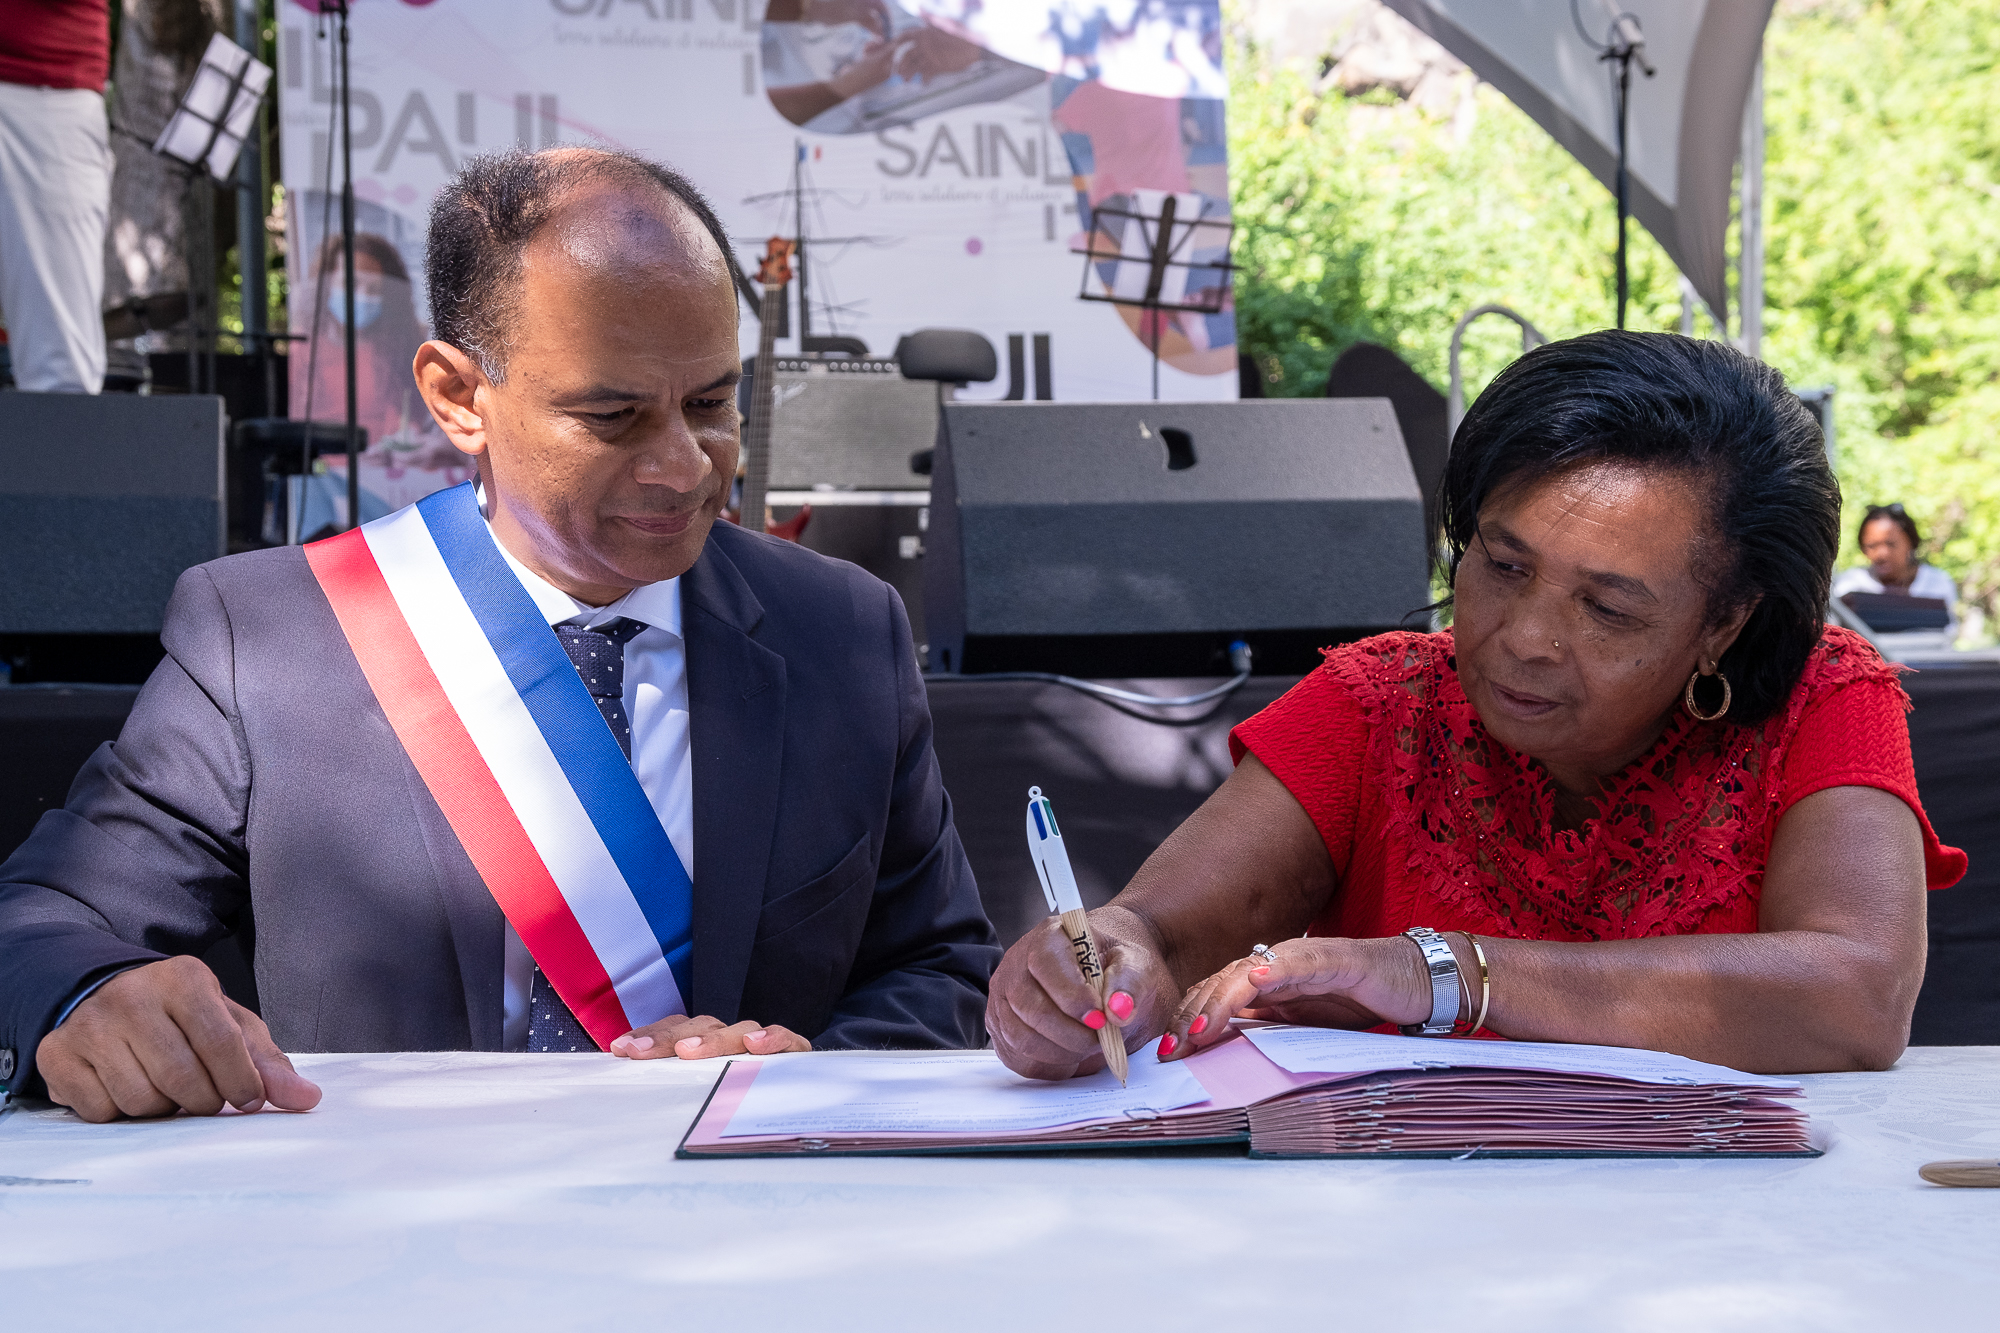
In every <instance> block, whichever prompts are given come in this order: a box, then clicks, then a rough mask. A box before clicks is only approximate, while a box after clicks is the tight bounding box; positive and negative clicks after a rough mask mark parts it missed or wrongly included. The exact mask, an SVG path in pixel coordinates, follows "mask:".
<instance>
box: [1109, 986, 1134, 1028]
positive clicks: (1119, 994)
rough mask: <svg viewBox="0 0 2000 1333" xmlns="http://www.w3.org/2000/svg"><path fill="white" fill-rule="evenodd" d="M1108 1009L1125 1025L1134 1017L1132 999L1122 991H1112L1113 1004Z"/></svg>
mask: <svg viewBox="0 0 2000 1333" xmlns="http://www.w3.org/2000/svg"><path fill="white" fill-rule="evenodd" d="M1108 1007H1109V1008H1110V1010H1111V1014H1112V1016H1113V1017H1114V1018H1116V1019H1117V1020H1118V1021H1119V1022H1121V1023H1123V1022H1124V1021H1125V1020H1126V1019H1128V1018H1130V1017H1131V1016H1132V997H1131V996H1129V995H1127V994H1126V993H1125V992H1124V991H1122V990H1115V991H1112V992H1111V1003H1110V1005H1109V1006H1108Z"/></svg>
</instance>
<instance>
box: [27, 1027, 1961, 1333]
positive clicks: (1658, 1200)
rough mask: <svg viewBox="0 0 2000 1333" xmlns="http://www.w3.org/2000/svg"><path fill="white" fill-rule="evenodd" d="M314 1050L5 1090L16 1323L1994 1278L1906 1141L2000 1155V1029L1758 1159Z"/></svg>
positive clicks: (1760, 1331)
mask: <svg viewBox="0 0 2000 1333" xmlns="http://www.w3.org/2000/svg"><path fill="white" fill-rule="evenodd" d="M786 1058H795V1059H852V1058H856V1057H853V1056H841V1055H811V1056H799V1057H786ZM864 1058H879V1057H864ZM299 1063H300V1064H301V1066H302V1067H303V1068H304V1069H305V1070H306V1071H307V1072H308V1073H309V1074H310V1075H311V1076H312V1077H313V1078H315V1079H316V1080H318V1081H319V1082H320V1083H321V1085H322V1086H323V1087H324V1088H325V1090H326V1098H325V1100H324V1102H322V1103H321V1106H320V1109H318V1110H316V1111H313V1112H312V1113H310V1114H307V1115H285V1114H281V1113H266V1114H263V1115H258V1116H253V1117H235V1116H225V1117H219V1118H217V1119H214V1120H194V1119H186V1118H183V1119H179V1120H175V1121H171V1122H161V1123H149V1124H114V1125H105V1126H91V1125H85V1124H83V1123H82V1122H80V1121H78V1120H76V1119H74V1118H73V1117H71V1116H70V1115H69V1114H68V1113H67V1112H63V1111H53V1110H45V1111H33V1110H23V1109H20V1108H18V1107H17V1108H16V1109H15V1110H13V1111H12V1112H11V1113H9V1114H7V1115H5V1116H4V1118H0V1290H4V1292H5V1298H4V1299H5V1308H6V1310H7V1318H8V1323H9V1326H10V1327H19V1328H38V1327H63V1328H93V1329H97V1328H118V1327H122V1326H126V1325H127V1324H129V1325H130V1326H132V1327H146V1328H149V1329H181V1328H199V1329H203V1330H210V1329H238V1328H245V1329H247V1328H251V1327H253V1326H256V1327H261V1328H271V1327H282V1328H285V1329H287V1330H288V1333H292V1331H298V1333H304V1331H309V1330H322V1329H324V1330H335V1329H338V1330H342V1333H352V1330H354V1329H355V1328H357V1327H358V1328H368V1329H405V1328H448V1329H471V1330H479V1331H480V1333H501V1331H502V1330H513V1329H569V1328H582V1327H586V1326H590V1325H592V1324H593V1323H594V1321H599V1320H603V1319H607V1318H618V1317H623V1318H626V1319H643V1320H645V1321H646V1322H645V1323H643V1324H633V1325H631V1326H632V1327H635V1328H672V1329H676V1330H694V1329H702V1328H717V1329H765V1328H772V1329H776V1328H785V1329H809V1330H848V1329H852V1330H901V1329H925V1330H929V1329H951V1330H974V1331H983V1330H995V1331H996V1333H1001V1331H1004V1333H1024V1331H1025V1330H1041V1329H1051V1328H1054V1329H1071V1328H1075V1329H1135V1328H1143V1329H1148V1330H1151V1329H1159V1330H1179V1329H1189V1330H1197V1329H1198V1330H1203V1333H1211V1331H1212V1330H1216V1329H1221V1328H1244V1327H1250V1328H1339V1329H1343V1330H1369V1329H1396V1330H1410V1329H1421V1330H1429V1329H1439V1330H1450V1331H1453V1333H1458V1331H1461V1330H1469V1329H1479V1330H1482V1333H1508V1331H1510V1330H1521V1331H1522V1333H1530V1331H1532V1333H1549V1331H1551V1330H1568V1329H1577V1330H1590V1331H1591V1333H1604V1331H1606V1330H1619V1331H1623V1330H1633V1331H1635V1333H1650V1331H1651V1330H1661V1333H1666V1331H1667V1330H1675V1331H1677V1333H1678V1331H1679V1330H1701V1331H1702V1333H1729V1331H1731V1330H1743V1331H1744V1333H1753V1331H1754V1333H1783V1331H1785V1330H1812V1331H1813V1333H1842V1331H1843V1330H1864V1329H1890V1328H1893V1329H1924V1328H1938V1329H1946V1328H1968V1327H1969V1328H1979V1327H1987V1326H1988V1325H1986V1323H1985V1321H1986V1320H1987V1319H1989V1318H1991V1317H1992V1311H1993V1308H1994V1303H1995V1301H1996V1298H2000V1265H1996V1264H1995V1262H1994V1255H1995V1253H1996V1249H1997V1248H2000V1190H1948V1189H1940V1188H1937V1187H1935V1186H1929V1185H1925V1184H1923V1183H1922V1182H1921V1181H1919V1180H1918V1179H1917V1175H1916V1169H1917V1167H1918V1166H1919V1165H1920V1164H1922V1163H1924V1162H1926V1161H1930V1160H1934V1159H1938V1158H1947V1157H1976V1156H1986V1157H1992V1156H1995V1155H1996V1154H2000V1048H1996V1047H1956V1048H1936V1049H1919V1050H1912V1051H1910V1052H1909V1053H1908V1054H1906V1055H1905V1057H1904V1058H1903V1060H1902V1062H1901V1063H1900V1064H1899V1065H1898V1066H1897V1068H1896V1069H1894V1070H1892V1071H1890V1072H1888V1073H1882V1074H1838V1075H1824V1076H1817V1077H1813V1078H1809V1079H1807V1080H1806V1082H1807V1083H1808V1085H1809V1088H1810V1108H1811V1112H1812V1115H1813V1119H1814V1122H1815V1125H1816V1127H1817V1132H1818V1135H1819V1137H1820V1138H1821V1140H1822V1141H1823V1142H1824V1143H1825V1145H1826V1147H1827V1153H1826V1156H1824V1157H1823V1158H1820V1159H1818V1160H1813V1161H1737V1162H1730V1161H1685V1160H1681V1161H1657V1162H1646V1161H1629V1160H1627V1161H1506V1162H1435V1161H1430V1162H1353V1161H1342V1162H1298V1161H1286V1162H1251V1161H1248V1160H1245V1159H1244V1158H1242V1157H1241V1156H1240V1155H1239V1154H1238V1153H1236V1152H1235V1151H1234V1150H1223V1149H1196V1150H1183V1151H1182V1152H1180V1153H1174V1154H1161V1153H1147V1154H1141V1153H1134V1152H1118V1153H1076V1154H1067V1155H1060V1156H1055V1155H1051V1156H1040V1157H1033V1156H1012V1157H983V1158H981V1157H963V1158H872V1159H858V1158H844V1159H816V1160H813V1159H809V1160H744V1161H692V1162H681V1161H676V1160H674V1158H673V1149H674V1146H675V1145H676V1144H677V1143H678V1142H679V1140H680V1137H681V1134H682V1133H683V1131H684V1130H685V1128H686V1126H687V1124H688V1122H689V1121H690V1120H691V1119H692V1118H693V1116H694V1114H695V1111H696V1110H697V1108H698V1107H699V1106H700V1104H701V1100H702V1098H703V1097H704V1096H705V1095H706V1093H707V1091H708V1088H709V1086H710V1085H711V1083H712V1082H713V1080H714V1078H715V1077H716V1074H717V1073H718V1072H719V1071H718V1069H717V1067H716V1066H714V1065H683V1064H680V1063H678V1062H673V1061H659V1062H649V1063H645V1064H634V1063H630V1062H625V1061H616V1060H613V1059H611V1058H609V1057H606V1056H599V1055H574V1056H563V1055H535V1056H519V1055H482V1054H465V1053H450V1054H402V1055H319V1056H304V1057H301V1058H300V1061H299ZM23 1178H27V1179H28V1180H30V1181H41V1182H44V1183H23ZM1260 1312H1261V1313H1262V1314H1264V1315H1268V1316H1269V1317H1270V1322H1265V1321H1264V1320H1262V1319H1260V1318H1259V1315H1260Z"/></svg>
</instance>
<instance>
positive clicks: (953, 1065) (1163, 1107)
mask: <svg viewBox="0 0 2000 1333" xmlns="http://www.w3.org/2000/svg"><path fill="white" fill-rule="evenodd" d="M1131 1075H1132V1078H1131V1083H1130V1085H1129V1086H1127V1087H1122V1088H1121V1087H1119V1086H1118V1080H1117V1079H1115V1078H1113V1077H1112V1076H1111V1075H1110V1074H1109V1073H1105V1072H1101V1071H1100V1072H1099V1073H1096V1074H1092V1075H1090V1076H1089V1077H1087V1078H1073V1079H1068V1080H1066V1081H1064V1082H1061V1083H1042V1082H1037V1081H1035V1080H1033V1079H1025V1078H1022V1077H1021V1076H1020V1075H1019V1074H1016V1073H1014V1072H1012V1071H1011V1070H1009V1069H1008V1068H1007V1067H1006V1066H1005V1065H1002V1064H1001V1063H1000V1058H999V1057H998V1056H996V1055H995V1054H993V1052H991V1051H949V1052H939V1053H938V1054H937V1055H931V1056H923V1057H906V1058H903V1059H896V1060H871V1059H866V1058H859V1057H857V1058H850V1059H836V1060H829V1059H825V1058H813V1057H803V1056H802V1057H800V1058H797V1059H788V1058H785V1057H782V1056H780V1057H778V1058H776V1059H771V1060H766V1061H765V1062H764V1065H763V1068H761V1069H759V1070H758V1071H757V1079H756V1082H754V1083H752V1084H751V1085H750V1089H749V1091H748V1092H746V1093H745V1094H744V1097H743V1104H742V1106H740V1107H739V1108H738V1109H737V1111H736V1113H735V1114H734V1115H733V1116H731V1117H730V1120H729V1128H728V1130H727V1131H726V1133H725V1134H724V1137H725V1138H745V1137H749V1136H752V1135H770V1134H776V1135H789V1134H923V1133H931V1134H940V1133H942V1134H999V1133H1007V1132H1010V1131H1018V1130H1032V1129H1049V1128H1052V1127H1054V1126H1056V1125H1070V1124H1075V1123H1077V1122H1079V1121H1084V1120H1104V1119H1109V1118H1112V1117H1116V1116H1119V1115H1124V1114H1128V1113H1129V1114H1131V1115H1132V1116H1134V1118H1137V1119H1147V1120H1150V1119H1152V1118H1153V1117H1154V1116H1155V1115H1156V1114H1157V1113H1160V1112H1164V1111H1174V1110H1178V1109H1180V1108H1182V1107H1185V1106H1194V1105H1196V1104H1198V1103H1201V1102H1205V1101H1207V1100H1208V1092H1207V1091H1206V1090H1205V1089H1204V1088H1203V1087H1202V1086H1201V1084H1200V1082H1198V1081H1197V1080H1196V1079H1195V1077H1194V1075H1192V1074H1190V1073H1189V1072H1188V1071H1187V1070H1186V1069H1185V1068H1183V1067H1182V1066H1181V1065H1179V1064H1166V1065H1163V1064H1161V1063H1160V1062H1159V1057H1158V1055H1157V1054H1156V1053H1155V1052H1154V1051H1153V1050H1152V1049H1150V1048H1149V1049H1147V1050H1145V1051H1142V1052H1140V1053H1139V1054H1136V1055H1134V1056H1133V1057H1132V1069H1131Z"/></svg>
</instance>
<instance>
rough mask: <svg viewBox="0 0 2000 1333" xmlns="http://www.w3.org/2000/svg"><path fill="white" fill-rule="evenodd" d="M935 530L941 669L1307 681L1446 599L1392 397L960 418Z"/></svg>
mask: <svg viewBox="0 0 2000 1333" xmlns="http://www.w3.org/2000/svg"><path fill="white" fill-rule="evenodd" d="M929 526H930V530H929V532H928V534H927V536H926V539H925V553H924V608H925V621H926V628H927V630H928V635H929V642H930V665H931V668H932V669H933V670H942V671H951V672H974V673H976V672H988V671H1022V670H1028V671H1037V670H1038V671H1062V672H1067V673H1069V674H1072V675H1093V676H1175V675H1216V674H1227V673H1228V667H1227V656H1226V654H1227V648H1228V645H1229V643H1230V641H1231V640H1233V639H1235V638H1238V637H1242V638H1246V639H1247V640H1248V641H1249V643H1250V645H1251V647H1252V648H1253V649H1255V650H1256V664H1257V670H1258V671H1259V672H1260V673H1273V674H1275V673H1280V672H1284V673H1293V672H1304V671H1308V670H1311V669H1312V668H1313V667H1314V666H1316V665H1318V662H1319V657H1318V654H1317V652H1316V649H1318V648H1319V647H1321V646H1324V645H1326V644H1329V643H1334V642H1338V641H1341V640H1344V639H1351V638H1356V637H1360V636H1362V635H1364V634H1368V633H1373V632H1377V631H1379V630H1383V629H1388V628H1393V627H1395V626H1397V625H1399V624H1400V623H1401V622H1402V621H1403V619H1404V617H1405V616H1407V615H1408V614H1410V613H1411V612H1413V611H1416V610H1419V609H1420V608H1422V607H1423V606H1425V605H1426V604H1427V603H1428V602H1429V601H1430V595H1429V572H1428V569H1427V566H1426V559H1425V548H1424V529H1423V499H1422V497H1421V496H1420V495H1419V494H1418V491H1417V483H1416V478H1415V477H1414V475H1413V474H1412V473H1411V470H1410V460H1409V457H1408V455H1407V454H1406V453H1405V451H1404V449H1403V439H1402V435H1401V433H1400V432H1399V431H1398V430H1397V428H1396V416H1395V413H1394V411H1393V410H1392V408H1391V407H1390V405H1389V403H1388V401H1387V400H1385V399H1379V398H1376V399H1333V400H1328V399H1317V400H1315V399H1267V400H1264V401H1262V402H1236V403H1119V404H1068V403H1061V404H1057V403H1050V404H1037V403H948V404H946V405H945V407H944V409H943V416H942V420H941V421H940V423H939V427H938V437H937V455H936V464H935V471H934V473H933V476H932V479H931V509H930V525H929Z"/></svg>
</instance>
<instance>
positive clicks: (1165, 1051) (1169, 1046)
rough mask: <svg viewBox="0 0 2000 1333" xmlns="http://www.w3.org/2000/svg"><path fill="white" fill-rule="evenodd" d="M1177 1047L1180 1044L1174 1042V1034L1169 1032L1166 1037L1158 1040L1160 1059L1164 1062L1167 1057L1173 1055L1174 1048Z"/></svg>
mask: <svg viewBox="0 0 2000 1333" xmlns="http://www.w3.org/2000/svg"><path fill="white" fill-rule="evenodd" d="M1179 1045H1180V1043H1179V1042H1177V1041H1175V1040H1174V1034H1173V1033H1171V1032H1169V1033H1168V1034H1167V1035H1166V1036H1164V1037H1162V1038H1160V1058H1161V1059H1162V1060H1164V1059H1166V1058H1167V1057H1168V1056H1170V1055H1172V1054H1173V1053H1174V1048H1175V1047H1176V1046H1179Z"/></svg>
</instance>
